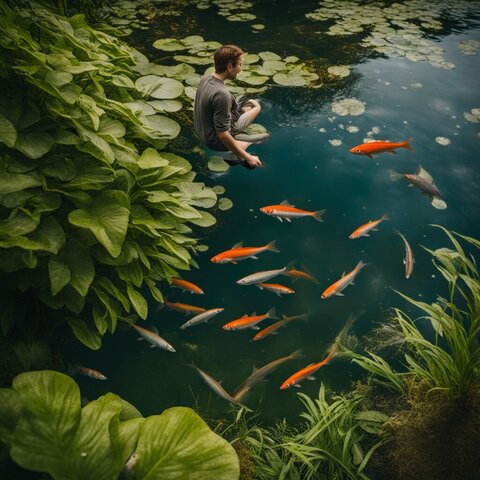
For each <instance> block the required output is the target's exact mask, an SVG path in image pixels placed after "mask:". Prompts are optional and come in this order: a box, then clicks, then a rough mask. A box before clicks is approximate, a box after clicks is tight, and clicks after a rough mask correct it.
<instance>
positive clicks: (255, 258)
mask: <svg viewBox="0 0 480 480" xmlns="http://www.w3.org/2000/svg"><path fill="white" fill-rule="evenodd" d="M250 258H253V259H254V260H258V257H256V256H255V255H252V256H251V257H250ZM232 263H236V262H232Z"/></svg>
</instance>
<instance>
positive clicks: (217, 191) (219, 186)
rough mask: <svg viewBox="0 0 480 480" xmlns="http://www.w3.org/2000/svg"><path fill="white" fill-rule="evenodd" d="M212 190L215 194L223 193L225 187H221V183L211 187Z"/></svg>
mask: <svg viewBox="0 0 480 480" xmlns="http://www.w3.org/2000/svg"><path fill="white" fill-rule="evenodd" d="M212 190H213V191H214V192H215V193H216V194H217V195H222V194H224V193H225V187H222V185H215V186H214V187H212Z"/></svg>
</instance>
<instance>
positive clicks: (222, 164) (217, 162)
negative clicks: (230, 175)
mask: <svg viewBox="0 0 480 480" xmlns="http://www.w3.org/2000/svg"><path fill="white" fill-rule="evenodd" d="M229 168H230V165H229V164H228V163H227V162H226V161H225V160H224V159H223V158H222V157H216V156H214V157H210V158H209V159H208V169H209V170H210V171H211V172H226V171H227V170H228V169H229Z"/></svg>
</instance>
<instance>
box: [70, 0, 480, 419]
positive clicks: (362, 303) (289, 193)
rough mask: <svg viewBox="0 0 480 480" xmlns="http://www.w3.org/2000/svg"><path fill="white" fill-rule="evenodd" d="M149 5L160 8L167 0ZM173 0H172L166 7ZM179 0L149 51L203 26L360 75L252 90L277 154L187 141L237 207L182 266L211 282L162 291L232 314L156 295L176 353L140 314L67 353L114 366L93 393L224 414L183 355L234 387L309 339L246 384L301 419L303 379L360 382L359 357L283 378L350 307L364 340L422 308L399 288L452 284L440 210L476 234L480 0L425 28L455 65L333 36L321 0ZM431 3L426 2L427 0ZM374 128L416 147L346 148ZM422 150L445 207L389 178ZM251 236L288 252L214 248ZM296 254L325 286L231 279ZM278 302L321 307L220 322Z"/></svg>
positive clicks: (202, 174)
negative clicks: (229, 160)
mask: <svg viewBox="0 0 480 480" xmlns="http://www.w3.org/2000/svg"><path fill="white" fill-rule="evenodd" d="M325 3H327V2H325ZM348 3H349V4H352V5H358V2H348ZM360 3H362V4H368V2H360ZM380 3H381V2H380ZM406 3H407V4H408V2H406ZM419 3H422V2H415V4H417V5H418V4H419ZM437 3H439V2H437ZM328 4H330V5H331V4H333V2H328ZM377 4H378V2H377ZM152 5H153V4H150V8H155V7H154V6H152ZM165 5H170V4H169V3H168V2H167V3H165V2H163V3H160V4H158V7H157V8H159V9H161V8H164V6H165ZM178 5H179V6H177V7H176V8H177V9H178V10H179V11H180V12H181V13H182V16H180V17H178V16H173V17H170V16H157V17H154V19H153V20H152V22H151V24H150V28H149V29H148V30H139V31H135V32H133V34H132V35H131V36H130V37H127V39H128V41H129V42H131V43H132V44H133V45H134V46H136V47H137V48H138V49H139V50H141V51H142V52H144V53H145V54H146V55H148V56H149V58H151V60H152V61H158V59H159V58H160V57H161V56H163V54H165V52H160V53H159V52H158V51H157V50H155V49H153V48H152V43H153V42H154V41H155V40H156V39H158V38H162V37H175V36H177V37H180V38H181V37H184V36H186V35H193V34H199V35H202V36H204V38H205V39H206V40H216V41H219V42H221V43H236V44H238V45H240V46H241V47H242V48H244V49H245V50H247V51H248V52H250V53H258V52H261V51H265V50H268V51H273V52H275V53H278V54H279V55H281V56H282V57H283V56H287V55H296V56H298V57H299V58H300V59H301V61H311V62H313V63H312V65H318V64H320V63H324V64H325V63H326V64H328V65H349V66H350V67H351V74H350V75H349V76H348V77H346V78H344V79H341V78H340V79H338V81H336V82H330V83H329V84H328V85H324V86H323V87H322V88H318V89H312V88H306V87H297V88H288V87H282V86H279V85H273V86H272V87H271V88H269V89H268V90H267V91H266V92H264V93H261V94H259V95H256V98H258V99H259V100H260V102H261V104H262V105H263V110H262V113H261V115H260V117H259V118H258V119H257V121H258V122H259V123H261V124H262V125H264V126H265V127H266V128H267V129H268V131H269V132H270V133H271V139H270V141H269V142H268V143H265V144H262V145H254V146H252V147H251V150H252V151H254V152H256V153H257V154H258V155H259V156H260V158H261V160H262V161H263V162H264V164H265V168H262V169H257V170H255V171H247V170H246V169H243V168H241V167H236V168H232V169H230V171H229V172H228V173H227V174H225V175H222V176H215V175H214V174H212V173H209V172H208V170H207V169H206V167H205V163H204V162H203V161H201V160H200V159H199V157H198V156H195V155H189V156H187V157H188V158H189V159H190V160H191V162H192V163H193V165H194V168H195V169H197V170H198V172H199V175H198V177H197V178H198V180H200V181H203V182H205V183H206V184H207V185H209V186H213V185H222V186H223V187H225V189H226V193H225V196H227V197H228V198H230V199H231V200H232V201H233V208H232V209H230V210H228V211H225V212H221V211H219V212H217V213H215V215H216V216H217V217H218V223H217V225H216V226H215V227H213V228H211V229H209V230H208V231H206V232H205V231H204V230H202V231H201V232H199V234H200V235H202V236H203V237H204V243H206V244H207V245H209V250H208V251H207V252H205V253H203V254H202V255H201V256H199V257H198V259H197V261H198V264H199V267H200V268H199V269H198V270H196V269H194V270H192V271H191V272H186V273H185V274H184V278H185V279H187V280H189V281H192V282H194V283H196V284H198V285H199V286H201V287H202V289H203V290H204V291H205V295H203V296H194V295H189V294H187V293H182V292H181V291H180V290H175V289H169V288H167V287H165V288H164V289H163V290H164V292H165V293H166V296H167V297H168V299H169V300H170V301H180V302H184V303H191V304H194V305H199V306H202V307H205V308H214V307H224V308H225V310H224V312H223V313H221V314H220V315H218V316H217V317H215V318H214V319H212V320H210V321H209V322H208V323H207V324H201V325H198V326H196V327H192V328H190V329H187V330H180V329H179V327H180V325H181V324H182V323H183V322H184V321H185V317H184V316H183V315H181V314H180V313H177V312H173V311H169V310H167V309H161V310H160V309H159V308H158V307H157V306H156V305H150V315H149V318H148V321H147V323H146V325H147V326H150V325H155V326H156V327H157V328H158V330H159V333H160V334H161V335H162V336H164V337H165V338H166V339H167V340H168V341H169V342H170V343H172V344H173V345H174V346H175V348H176V350H177V352H176V353H168V352H166V351H163V350H159V349H150V348H148V345H147V344H146V343H145V342H137V341H136V337H137V335H136V333H135V332H134V331H133V330H132V329H128V328H124V329H120V328H119V329H118V330H117V332H116V333H115V335H114V336H113V337H110V336H106V337H105V338H104V342H103V346H102V349H101V350H100V351H98V352H92V351H89V350H88V349H86V348H82V347H81V346H78V345H76V344H74V345H67V346H66V347H65V350H66V351H67V350H68V353H66V356H67V358H68V360H69V361H71V362H72V363H79V364H82V365H86V366H89V367H91V368H95V369H98V370H100V371H102V372H104V373H105V374H106V375H107V376H108V381H107V382H95V381H94V380H91V379H88V378H81V379H78V381H79V382H80V385H81V389H82V392H83V393H84V395H85V396H86V397H88V398H95V397H97V396H99V395H101V394H103V393H104V392H106V391H113V392H114V393H117V394H119V395H121V396H122V397H123V398H125V399H126V400H128V401H130V402H132V403H133V404H134V405H136V406H137V407H138V408H139V409H140V410H141V411H142V413H143V414H144V415H150V414H155V413H160V412H161V411H162V410H164V409H165V408H167V407H170V406H174V405H187V406H195V407H196V408H198V409H199V410H200V412H201V413H203V414H206V415H208V416H214V417H217V416H223V415H225V413H226V412H227V411H228V409H229V408H230V407H229V405H228V404H227V403H226V402H225V401H224V400H222V399H220V398H218V397H217V396H216V395H215V394H214V393H213V392H211V391H210V390H209V389H208V387H207V386H206V385H205V384H204V383H203V382H202V380H201V379H200V378H199V377H198V375H197V374H196V373H195V372H194V371H193V369H190V368H188V367H187V366H186V364H189V363H191V362H192V361H193V362H195V364H196V365H197V366H198V367H200V368H201V369H203V370H204V371H206V372H208V373H209V374H210V375H211V376H212V377H213V378H215V379H217V380H222V381H223V383H222V385H223V387H224V388H225V389H226V390H227V391H229V392H232V391H233V390H234V389H235V388H236V387H237V385H238V384H240V383H241V382H242V381H243V380H244V379H245V378H246V377H247V376H248V375H249V374H250V373H251V371H252V368H253V366H257V367H259V366H263V365H265V364H266V363H268V362H270V361H272V360H275V359H277V358H279V357H282V356H285V355H288V354H290V353H291V352H293V351H295V350H297V349H300V348H301V349H302V352H303V358H302V359H299V360H294V361H291V362H288V363H285V364H283V365H282V366H281V367H279V368H278V370H276V371H275V372H274V373H273V374H272V375H271V376H269V377H268V381H266V382H263V383H261V384H259V385H257V386H256V387H255V388H254V389H253V390H252V391H251V392H250V394H249V396H248V397H247V398H246V399H245V403H246V404H247V405H248V406H249V407H251V408H252V409H254V410H256V411H257V412H259V413H260V417H259V418H260V419H261V420H263V421H265V422H267V423H270V422H273V421H274V420H275V419H276V418H282V417H287V418H288V419H289V420H291V421H295V420H297V419H298V413H299V411H300V406H301V404H300V402H299V400H298V399H297V396H296V393H297V392H298V391H303V392H306V393H307V394H309V395H311V396H315V395H316V394H317V392H318V388H319V385H320V382H324V383H325V384H326V385H327V386H328V388H330V389H332V390H337V391H339V390H348V389H349V386H350V383H351V381H352V380H355V379H357V378H360V377H361V372H360V371H359V369H358V368H356V367H355V366H353V365H351V364H350V363H349V362H348V361H345V360H338V361H334V362H332V363H331V364H330V365H328V366H326V367H324V368H322V369H321V370H319V372H318V373H317V374H316V377H317V379H316V381H304V382H303V384H302V388H301V389H298V390H297V389H295V388H292V389H290V390H286V391H281V390H280V389H279V387H280V384H281V383H282V382H283V381H284V380H285V379H286V378H287V377H288V376H290V375H291V374H292V373H294V372H295V371H296V370H298V369H300V368H302V367H304V366H306V365H308V364H310V363H312V362H318V361H320V360H321V359H323V358H324V356H325V351H326V349H327V348H328V346H329V344H330V343H331V342H332V341H333V339H334V338H335V336H336V335H337V333H338V331H339V330H340V329H341V327H342V325H343V324H344V322H345V321H346V319H347V317H348V316H349V315H350V314H351V313H360V312H361V311H363V312H364V313H363V314H362V315H361V316H360V317H359V319H358V320H357V322H356V324H355V325H354V327H353V333H354V334H355V335H356V336H357V337H358V338H360V339H361V338H362V337H363V336H365V335H367V334H368V332H369V331H371V329H372V328H373V327H374V326H375V324H377V323H378V322H383V321H385V319H386V318H387V317H388V312H389V309H391V308H392V307H394V306H397V307H401V308H405V309H406V310H407V311H409V312H411V314H412V316H413V317H416V316H417V315H418V313H417V312H415V311H414V310H412V309H411V308H410V307H408V305H406V304H405V302H404V301H402V299H401V298H400V297H399V295H398V294H397V293H395V291H394V290H399V291H401V292H403V293H405V294H407V295H410V296H412V297H414V298H421V299H423V300H425V301H428V302H430V301H433V300H434V299H435V298H436V296H437V294H443V295H444V294H445V285H444V283H443V281H442V279H441V278H439V277H440V275H439V274H438V272H437V271H436V270H435V268H434V267H433V265H432V262H431V258H430V256H429V255H428V253H427V252H425V251H424V250H423V248H422V247H421V246H422V245H423V246H426V247H428V248H439V247H441V246H448V240H447V238H446V237H445V235H444V234H443V233H442V232H441V231H440V230H438V229H435V228H433V227H430V226H429V224H441V225H443V226H445V227H446V228H448V229H451V230H454V231H457V232H460V233H462V234H466V235H470V236H473V237H477V238H478V237H480V215H479V211H480V169H479V166H478V162H479V155H478V149H479V146H480V144H479V140H480V137H479V130H480V128H479V125H480V124H479V123H473V122H471V121H468V120H467V119H466V118H465V117H464V112H470V110H471V109H473V108H478V107H480V95H479V88H478V78H479V74H480V70H479V66H480V62H479V54H478V53H477V54H476V55H465V54H464V53H462V51H461V50H460V48H459V45H460V42H462V41H466V40H477V41H478V40H480V16H479V12H480V10H479V8H478V7H479V3H478V2H469V4H468V5H467V6H466V4H464V2H443V4H442V5H443V7H445V8H444V10H442V12H443V13H442V15H441V17H440V18H439V20H440V21H441V22H442V28H441V30H436V31H434V32H433V31H426V32H425V35H424V38H427V39H429V40H431V41H432V42H434V44H435V45H436V46H439V47H441V48H442V49H444V53H443V56H444V58H445V61H446V62H450V63H452V64H454V65H455V68H451V69H446V68H439V67H435V66H432V65H431V64H430V63H428V62H427V61H411V60H409V59H408V58H406V57H402V56H400V57H385V56H384V55H380V54H379V53H376V52H374V51H372V50H371V48H366V47H363V46H361V45H360V42H361V41H362V39H364V38H365V36H366V35H367V33H368V32H362V33H358V34H356V35H352V36H329V35H326V34H325V32H326V31H327V30H328V28H329V27H330V26H331V25H332V24H333V21H332V20H329V21H327V22H320V21H311V20H308V19H307V18H306V17H305V14H306V13H308V12H313V11H315V9H317V8H318V7H319V3H318V2H311V1H304V2H293V1H292V2H280V1H268V2H267V1H265V2H254V5H253V6H252V7H251V8H249V9H248V12H251V13H254V14H255V15H257V18H256V19H255V20H254V21H253V22H229V21H227V20H226V19H225V18H224V17H222V16H219V15H217V14H216V13H215V12H216V7H210V8H209V9H206V10H199V9H196V8H194V7H193V6H191V5H189V4H187V3H185V4H181V3H178ZM423 5H425V9H426V10H428V8H429V7H428V5H429V3H427V2H425V3H424V4H423ZM460 6H463V7H464V8H460ZM454 7H458V8H454ZM431 8H432V9H433V8H434V7H431ZM435 8H437V7H435ZM475 12H477V13H475ZM373 20H374V21H375V19H373ZM255 22H256V23H261V24H264V25H265V28H264V29H263V30H261V31H260V32H259V33H253V31H252V28H251V24H252V23H255ZM202 68H203V69H205V67H200V70H199V72H200V71H201V69H202ZM343 98H356V99H358V100H360V101H362V102H364V104H365V112H364V113H363V114H361V115H358V116H352V115H346V116H339V115H337V114H336V113H334V112H333V111H332V105H333V103H334V102H335V101H338V100H341V99H343ZM347 127H348V128H347ZM351 127H356V128H351ZM372 131H373V132H374V133H373V134H370V135H369V134H368V132H372ZM367 137H371V138H375V139H381V140H383V139H387V140H391V141H403V140H406V139H409V138H411V139H412V140H411V145H412V148H413V151H408V150H406V149H398V150H397V154H396V155H390V154H388V153H386V154H385V153H384V154H380V155H378V156H376V157H375V158H374V159H370V158H368V157H365V156H357V155H353V154H351V153H350V152H349V149H350V148H351V147H353V146H355V145H358V144H360V143H363V140H364V139H365V138H367ZM437 137H445V138H447V139H449V140H450V143H449V144H447V145H442V144H440V143H438V142H437V141H436V138H437ZM440 141H441V140H440ZM420 165H421V166H422V167H423V168H424V169H426V170H427V171H428V172H429V173H430V174H431V175H432V177H433V178H434V180H435V183H436V185H437V186H438V188H439V190H440V191H441V192H442V194H443V195H444V199H445V201H446V203H447V205H448V208H446V209H443V210H440V209H435V208H433V207H432V205H431V204H430V202H429V201H428V198H427V197H426V196H424V195H422V194H421V192H420V191H419V190H418V189H416V188H408V183H407V182H406V181H405V180H404V179H402V180H400V181H393V180H392V173H391V172H392V171H394V172H400V173H415V172H416V171H417V169H418V168H419V166H420ZM283 200H288V201H289V202H290V203H292V204H294V205H296V206H297V207H299V208H302V209H307V210H320V209H326V213H325V215H324V220H325V221H324V223H320V222H316V221H315V220H314V219H312V218H301V219H297V220H294V221H292V223H287V222H283V223H280V222H279V221H277V220H276V219H275V218H272V217H269V216H267V215H264V214H263V213H261V212H260V211H259V208H260V207H262V206H265V205H271V204H276V203H280V202H281V201H283ZM385 212H388V213H389V215H390V220H389V221H386V222H383V223H382V224H381V225H380V227H379V231H378V232H373V233H372V234H371V236H370V237H364V238H360V239H357V240H350V239H349V238H348V237H349V235H350V233H351V232H352V231H353V230H354V229H355V228H357V227H358V226H360V225H362V224H363V223H366V222H367V221H369V220H373V219H378V218H380V217H381V216H382V214H384V213H385ZM395 229H397V230H398V231H400V232H402V233H403V234H404V235H405V236H406V238H407V239H408V241H409V243H410V245H411V246H412V248H413V252H414V255H415V259H416V263H415V268H414V271H413V275H412V276H411V278H410V279H408V280H407V279H406V278H405V274H404V266H403V264H402V260H403V257H404V245H403V242H402V240H401V239H400V237H399V236H398V235H397V233H396V232H395ZM241 240H243V241H244V243H245V245H248V246H260V245H265V244H266V243H267V242H269V241H271V240H276V241H277V246H278V248H279V250H280V253H270V252H265V253H262V254H260V256H259V259H258V260H251V259H249V260H245V261H242V262H240V263H239V264H237V265H233V264H226V265H215V264H213V263H211V262H210V260H209V259H210V258H211V257H212V256H213V255H215V254H217V253H219V252H221V251H224V250H227V249H229V248H231V247H232V245H234V244H236V243H237V242H239V241H241ZM291 260H295V261H296V262H297V265H298V266H300V265H302V264H303V265H306V266H307V267H308V269H309V270H310V271H311V272H312V273H313V274H314V275H315V276H316V277H317V278H318V280H319V285H315V284H313V283H310V282H306V281H302V280H299V281H297V282H295V283H292V282H291V279H290V278H288V277H284V276H282V277H277V278H276V279H274V280H272V281H275V282H276V281H278V283H282V284H284V285H287V286H291V287H293V288H294V289H295V294H293V295H289V296H286V297H282V298H280V297H278V296H276V295H274V294H273V293H270V292H267V291H260V290H259V289H258V288H256V287H255V286H240V285H237V284H236V283H235V282H236V280H238V279H239V278H241V277H243V276H245V275H247V274H250V273H253V272H255V271H259V270H268V269H272V268H280V267H283V266H285V265H286V264H287V263H288V262H290V261H291ZM359 260H362V261H364V262H367V263H368V266H367V267H366V268H365V269H364V270H363V271H362V272H361V273H360V274H359V275H358V277H357V279H356V282H355V285H354V286H349V287H348V288H347V289H346V290H345V291H344V294H345V296H343V297H340V296H338V297H337V296H336V297H333V298H330V299H327V300H321V299H320V295H321V293H322V292H323V290H324V289H325V288H326V287H327V286H329V285H330V284H331V283H332V282H334V281H335V280H337V279H338V278H340V276H341V275H342V273H343V272H344V271H347V272H348V271H350V270H351V269H353V267H354V266H355V265H356V264H357V262H358V261H359ZM271 307H275V309H276V311H277V313H278V314H281V315H283V314H285V315H295V314H300V313H309V314H310V318H309V320H308V321H298V322H293V323H291V324H290V325H288V326H287V327H286V328H282V329H281V330H280V331H279V333H278V335H275V336H268V337H267V338H265V339H264V340H262V341H259V342H252V341H251V339H252V337H253V336H254V335H255V333H256V332H255V331H253V330H243V331H237V332H231V331H225V330H223V329H222V328H221V327H222V325H223V324H225V323H227V322H228V321H231V320H233V319H236V318H239V317H241V316H242V315H244V314H246V313H248V314H250V313H252V312H257V313H258V314H262V313H265V312H267V311H268V310H269V309H270V308H271ZM269 323H272V321H268V320H267V321H265V322H264V326H266V325H268V324H269Z"/></svg>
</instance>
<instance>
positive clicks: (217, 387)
mask: <svg viewBox="0 0 480 480" xmlns="http://www.w3.org/2000/svg"><path fill="white" fill-rule="evenodd" d="M190 366H191V367H192V368H194V369H195V370H196V371H197V373H198V374H199V375H200V376H201V377H202V379H203V381H204V382H205V383H206V384H207V385H208V386H209V387H210V388H211V389H212V390H213V391H214V392H215V393H216V394H217V395H218V396H219V397H222V398H223V399H224V400H226V401H227V402H230V403H233V405H236V406H237V407H242V408H245V409H246V410H248V411H251V410H250V409H249V408H247V407H246V406H245V405H242V404H241V403H240V402H238V401H237V400H235V399H234V398H232V396H231V395H230V394H229V393H228V392H227V391H225V389H224V388H223V387H222V386H221V385H220V382H217V381H216V380H215V379H213V378H212V377H211V376H210V375H208V373H205V372H204V371H203V370H200V369H199V368H198V367H197V366H196V365H195V364H193V363H192V364H190Z"/></svg>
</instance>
